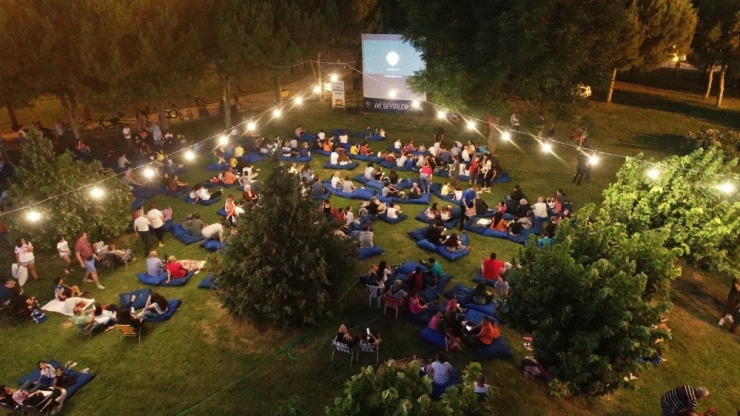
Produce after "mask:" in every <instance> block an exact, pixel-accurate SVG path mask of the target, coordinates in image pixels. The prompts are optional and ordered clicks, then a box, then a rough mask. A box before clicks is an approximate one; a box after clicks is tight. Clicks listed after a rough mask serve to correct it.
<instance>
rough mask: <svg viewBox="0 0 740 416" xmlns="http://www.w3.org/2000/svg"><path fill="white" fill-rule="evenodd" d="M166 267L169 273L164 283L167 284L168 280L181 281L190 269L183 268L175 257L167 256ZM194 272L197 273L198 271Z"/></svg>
mask: <svg viewBox="0 0 740 416" xmlns="http://www.w3.org/2000/svg"><path fill="white" fill-rule="evenodd" d="M166 267H167V271H168V272H169V273H168V274H167V281H166V282H165V283H169V282H170V279H182V278H183V277H185V276H187V275H188V273H190V269H186V268H185V267H183V265H182V263H180V262H179V261H177V259H176V258H175V256H169V257H168V258H167V266H166ZM195 270H196V271H197V270H198V269H195Z"/></svg>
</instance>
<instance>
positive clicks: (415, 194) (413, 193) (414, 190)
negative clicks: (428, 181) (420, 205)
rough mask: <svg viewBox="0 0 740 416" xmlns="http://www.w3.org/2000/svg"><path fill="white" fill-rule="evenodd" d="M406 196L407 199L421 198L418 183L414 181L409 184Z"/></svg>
mask: <svg viewBox="0 0 740 416" xmlns="http://www.w3.org/2000/svg"><path fill="white" fill-rule="evenodd" d="M408 197H409V199H417V198H421V188H419V185H418V184H417V183H416V182H414V184H413V185H412V186H411V190H409V193H408Z"/></svg>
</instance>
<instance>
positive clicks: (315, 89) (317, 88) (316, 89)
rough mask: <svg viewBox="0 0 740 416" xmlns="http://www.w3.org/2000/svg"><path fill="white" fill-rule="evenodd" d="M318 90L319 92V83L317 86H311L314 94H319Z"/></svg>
mask: <svg viewBox="0 0 740 416" xmlns="http://www.w3.org/2000/svg"><path fill="white" fill-rule="evenodd" d="M320 92H321V86H320V85H317V86H315V87H313V93H314V94H319V93H320Z"/></svg>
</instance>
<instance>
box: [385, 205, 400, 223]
mask: <svg viewBox="0 0 740 416" xmlns="http://www.w3.org/2000/svg"><path fill="white" fill-rule="evenodd" d="M400 214H402V212H401V207H400V206H397V205H396V203H395V202H391V203H389V204H388V208H386V210H385V215H386V216H387V217H388V219H389V220H395V219H397V218H398V216H399V215H400Z"/></svg>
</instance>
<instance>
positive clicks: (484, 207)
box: [473, 192, 488, 215]
mask: <svg viewBox="0 0 740 416" xmlns="http://www.w3.org/2000/svg"><path fill="white" fill-rule="evenodd" d="M473 208H475V215H483V214H485V213H486V212H488V204H487V203H486V201H484V200H483V199H482V198H481V197H480V192H478V193H477V194H475V199H474V200H473Z"/></svg>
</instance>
